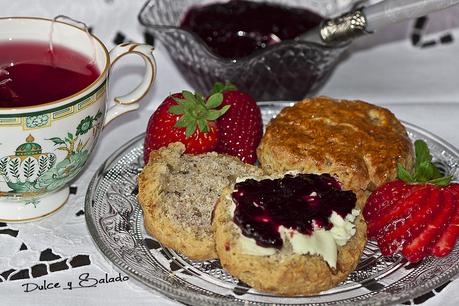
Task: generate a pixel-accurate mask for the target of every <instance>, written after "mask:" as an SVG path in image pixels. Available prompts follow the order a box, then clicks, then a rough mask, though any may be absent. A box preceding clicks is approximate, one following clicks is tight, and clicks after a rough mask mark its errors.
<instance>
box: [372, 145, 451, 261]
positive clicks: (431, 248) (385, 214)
mask: <svg viewBox="0 0 459 306" xmlns="http://www.w3.org/2000/svg"><path fill="white" fill-rule="evenodd" d="M415 151H416V163H415V172H414V174H411V173H409V172H408V171H407V170H405V169H404V168H403V167H402V166H400V165H399V166H398V178H399V180H396V181H392V182H389V183H386V184H384V185H383V186H381V187H380V188H378V189H377V190H375V191H374V192H373V193H372V194H371V195H370V197H369V198H368V201H367V203H366V205H365V208H364V210H363V216H364V217H365V220H366V221H367V223H368V237H369V238H373V239H376V241H377V242H378V246H379V248H380V250H381V253H382V254H383V255H386V256H387V255H393V254H395V253H397V252H401V253H402V255H403V256H404V257H405V258H406V259H408V260H409V261H410V262H417V261H420V260H422V259H423V258H424V257H426V256H429V255H434V256H445V255H447V254H449V252H450V251H451V250H452V249H453V247H454V246H455V244H456V240H457V238H458V236H459V228H458V226H459V223H458V222H459V197H458V196H459V184H454V183H450V181H451V179H452V177H450V176H449V177H442V176H441V174H440V173H439V171H438V169H437V168H436V167H435V166H434V165H433V164H432V156H431V155H430V153H429V149H428V147H427V144H426V143H425V142H423V141H421V140H417V141H415Z"/></svg>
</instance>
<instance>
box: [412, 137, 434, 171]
mask: <svg viewBox="0 0 459 306" xmlns="http://www.w3.org/2000/svg"><path fill="white" fill-rule="evenodd" d="M414 152H415V155H416V168H417V167H418V166H419V165H420V164H421V163H424V162H428V163H431V162H432V155H430V152H429V147H428V146H427V143H426V142H425V141H424V140H420V139H418V140H416V141H415V142H414Z"/></svg>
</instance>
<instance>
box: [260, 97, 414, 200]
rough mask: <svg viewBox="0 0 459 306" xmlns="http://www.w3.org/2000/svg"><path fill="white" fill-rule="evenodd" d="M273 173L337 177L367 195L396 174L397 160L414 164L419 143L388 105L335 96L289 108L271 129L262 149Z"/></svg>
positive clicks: (267, 168)
mask: <svg viewBox="0 0 459 306" xmlns="http://www.w3.org/2000/svg"><path fill="white" fill-rule="evenodd" d="M257 155H258V159H259V161H260V164H261V167H262V168H263V170H264V171H265V172H267V173H276V172H284V171H287V170H299V171H304V172H313V173H330V174H333V175H336V176H337V177H338V179H339V181H340V182H341V183H342V184H343V187H344V188H345V189H351V190H353V191H354V192H355V193H356V194H357V196H358V197H359V198H361V199H362V200H363V201H361V202H362V203H364V202H365V199H366V198H367V196H368V195H369V193H370V192H371V191H373V190H374V189H375V188H376V187H378V186H380V185H382V184H383V183H385V182H388V181H391V180H393V179H395V177H396V168H397V163H401V164H402V165H403V166H404V167H405V168H406V169H411V168H412V165H413V147H412V144H411V141H410V139H409V137H408V135H407V132H406V130H405V128H404V127H403V125H402V124H401V123H400V121H399V120H398V119H397V118H396V117H395V116H394V115H393V114H392V113H391V112H390V111H389V110H387V109H385V108H382V107H378V106H376V105H372V104H369V103H366V102H363V101H349V100H336V99H332V98H329V97H315V98H311V99H305V100H303V101H300V102H298V103H296V104H295V105H293V106H291V107H285V108H284V109H283V110H282V111H281V112H280V113H279V114H278V115H277V116H276V117H275V118H274V119H272V120H271V121H270V122H269V124H268V125H267V127H266V132H265V134H264V136H263V138H262V140H261V143H260V145H259V147H258V149H257Z"/></svg>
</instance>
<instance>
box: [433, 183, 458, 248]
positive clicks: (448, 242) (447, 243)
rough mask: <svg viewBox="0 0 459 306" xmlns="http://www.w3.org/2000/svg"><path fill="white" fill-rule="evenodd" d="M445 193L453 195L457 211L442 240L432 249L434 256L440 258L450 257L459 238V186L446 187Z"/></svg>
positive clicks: (442, 235)
mask: <svg viewBox="0 0 459 306" xmlns="http://www.w3.org/2000/svg"><path fill="white" fill-rule="evenodd" d="M445 192H449V193H451V194H452V195H453V202H454V205H455V207H456V210H455V212H454V215H453V216H452V218H451V220H450V222H449V224H448V226H447V227H446V228H445V230H444V231H443V233H442V234H441V236H440V239H439V240H438V241H437V243H435V245H434V246H433V247H432V255H434V256H438V257H441V256H446V255H448V254H449V253H450V252H451V250H452V249H453V248H454V246H455V245H456V240H457V238H458V237H459V184H450V185H449V186H447V187H445Z"/></svg>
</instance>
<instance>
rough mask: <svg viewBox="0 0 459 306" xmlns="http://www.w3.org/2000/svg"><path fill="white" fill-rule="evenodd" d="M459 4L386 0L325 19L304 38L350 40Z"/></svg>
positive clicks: (453, 1) (455, 0) (445, 0)
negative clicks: (317, 29)
mask: <svg viewBox="0 0 459 306" xmlns="http://www.w3.org/2000/svg"><path fill="white" fill-rule="evenodd" d="M456 4H459V0H384V1H381V2H378V3H376V4H373V5H369V6H367V7H364V8H362V9H358V10H355V11H352V12H349V13H347V14H344V15H341V16H339V17H337V18H333V19H329V20H327V21H325V22H324V23H323V25H322V26H321V28H320V30H319V31H318V32H319V33H317V31H315V33H314V34H305V35H303V36H302V38H303V39H304V40H308V39H310V40H313V41H317V40H319V41H321V42H322V43H325V44H339V43H342V42H348V41H350V40H352V39H353V38H355V37H358V36H361V35H364V34H366V33H371V32H373V31H375V30H377V29H380V28H382V27H384V26H387V25H389V24H393V23H397V22H400V21H403V20H408V19H412V18H417V17H420V16H423V15H426V14H428V13H432V12H435V11H439V10H443V9H446V8H448V7H450V6H453V5H456Z"/></svg>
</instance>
